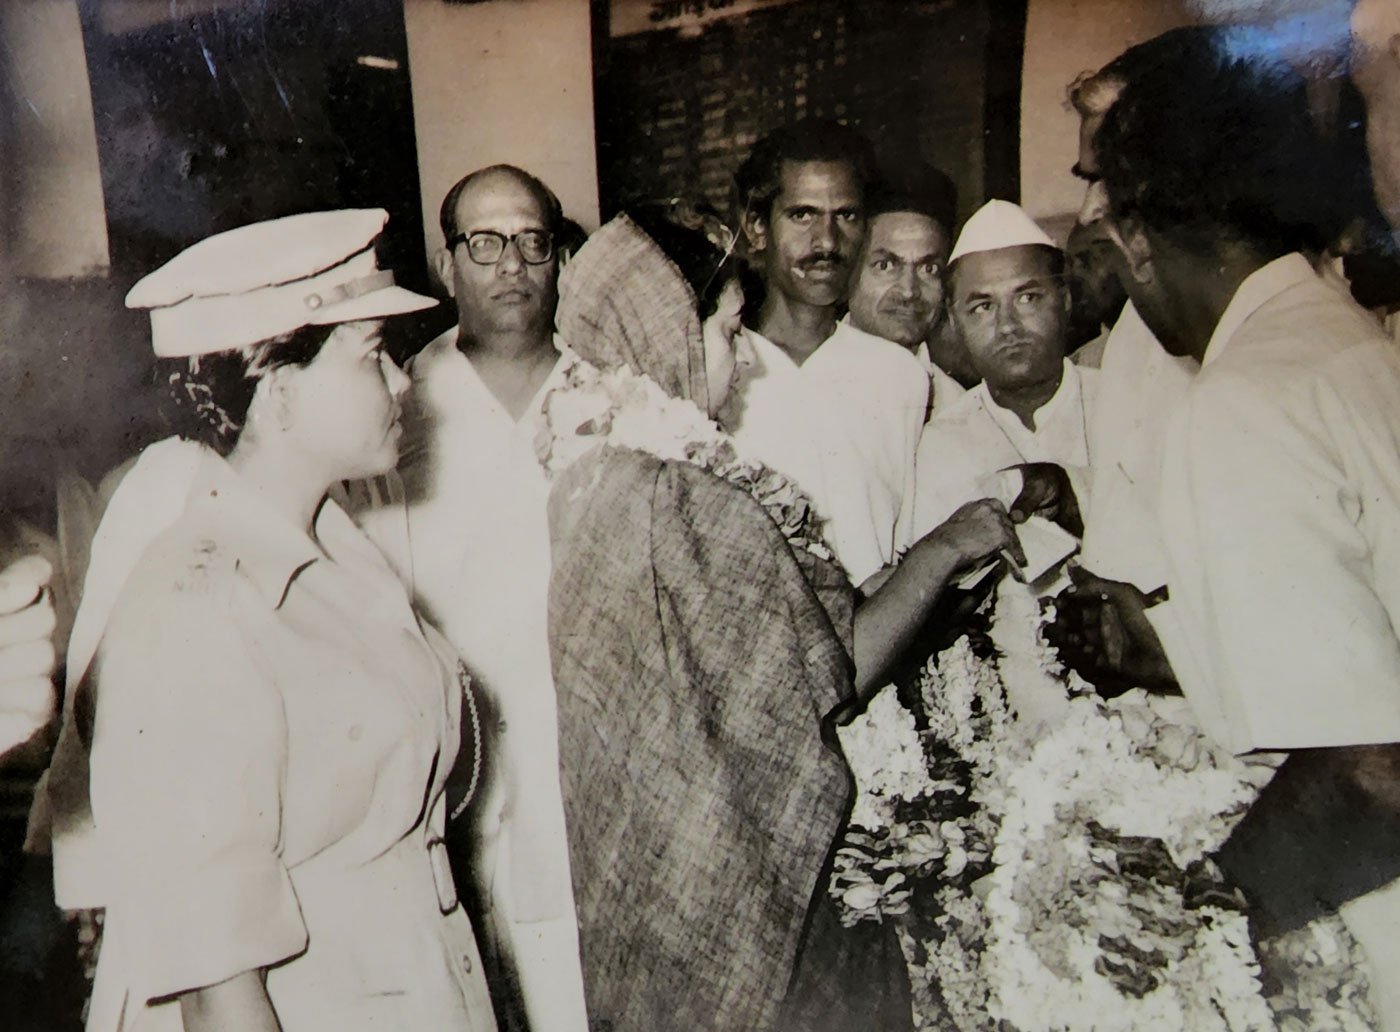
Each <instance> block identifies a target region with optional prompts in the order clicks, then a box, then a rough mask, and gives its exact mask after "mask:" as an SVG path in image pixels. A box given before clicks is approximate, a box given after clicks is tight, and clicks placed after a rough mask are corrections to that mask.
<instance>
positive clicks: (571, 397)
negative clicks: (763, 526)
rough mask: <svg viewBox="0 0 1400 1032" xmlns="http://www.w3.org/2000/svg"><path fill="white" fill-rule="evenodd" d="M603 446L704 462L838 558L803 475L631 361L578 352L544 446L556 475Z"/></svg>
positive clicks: (551, 410)
mask: <svg viewBox="0 0 1400 1032" xmlns="http://www.w3.org/2000/svg"><path fill="white" fill-rule="evenodd" d="M600 445H608V446H611V447H614V448H631V449H634V450H636V451H641V452H646V453H647V454H649V455H654V456H656V457H657V458H659V459H665V460H669V461H680V462H688V463H691V464H692V465H695V466H699V467H700V468H701V469H704V470H707V471H709V472H710V473H713V474H714V475H715V476H717V477H720V478H722V479H724V480H727V481H729V482H730V483H731V484H734V485H735V486H736V487H740V488H743V489H744V490H745V491H746V492H748V493H749V495H751V496H752V497H753V498H754V500H755V501H757V502H758V503H759V504H760V505H762V506H763V508H764V511H766V512H767V513H768V515H769V517H770V518H771V519H772V520H773V522H774V523H775V524H777V526H778V529H779V530H781V531H782V533H783V536H784V537H785V538H787V540H788V542H789V543H790V544H791V545H792V546H793V547H794V548H795V549H800V550H802V551H806V552H809V553H811V554H812V555H815V556H817V557H818V558H821V559H826V560H830V561H834V558H835V557H834V556H833V554H832V552H831V550H830V549H829V548H828V547H827V546H826V542H825V540H824V539H823V537H822V530H821V519H820V517H819V516H818V515H817V512H816V509H815V507H814V506H813V505H812V501H811V499H810V498H808V497H807V495H806V494H804V493H803V492H802V489H801V488H800V487H798V486H797V483H796V482H795V481H793V480H792V479H790V478H789V477H787V476H784V475H783V474H782V473H779V472H777V471H776V470H773V469H769V468H768V467H767V466H765V465H764V464H763V463H761V462H758V461H756V460H753V459H745V458H740V456H739V454H738V452H737V451H736V450H735V448H734V442H733V440H732V439H731V438H730V437H729V435H728V434H726V433H725V432H724V431H723V430H721V429H720V428H719V427H718V425H716V423H715V422H714V420H712V419H710V418H709V417H708V416H707V415H705V413H704V412H702V411H701V410H700V409H699V408H698V407H697V406H696V405H695V403H694V402H692V401H690V400H688V399H685V398H673V397H671V396H670V395H669V394H667V393H666V392H665V391H664V390H662V389H661V387H660V386H659V385H658V384H657V383H656V381H654V380H653V379H651V377H649V376H646V375H644V374H642V373H634V372H633V371H632V370H631V369H629V368H627V367H626V366H621V367H618V368H616V369H609V370H607V371H603V370H600V369H598V368H597V367H596V366H594V365H592V364H591V363H589V362H586V361H584V360H583V359H581V358H575V359H574V360H573V361H572V363H571V364H570V365H569V367H568V369H567V370H566V371H565V374H564V383H563V384H562V385H560V386H559V387H556V388H555V389H554V390H553V391H551V392H550V394H549V395H548V397H546V398H545V404H544V423H543V425H542V427H541V429H540V432H539V434H538V436H537V438H536V441H535V448H536V452H537V454H538V455H539V458H540V462H541V464H542V465H543V466H544V468H545V472H546V473H548V474H549V475H550V476H555V475H557V474H558V473H560V472H561V471H563V470H564V469H567V468H568V467H569V466H571V465H573V463H575V462H577V461H578V460H579V459H580V458H582V457H583V456H584V455H586V454H588V453H589V452H591V451H593V450H594V449H596V448H598V447H599V446H600Z"/></svg>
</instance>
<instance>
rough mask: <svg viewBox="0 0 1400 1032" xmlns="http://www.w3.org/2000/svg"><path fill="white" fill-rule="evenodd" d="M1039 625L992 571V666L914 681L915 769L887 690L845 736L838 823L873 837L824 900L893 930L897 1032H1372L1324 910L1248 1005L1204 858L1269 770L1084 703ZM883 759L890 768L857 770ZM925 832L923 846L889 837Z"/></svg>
mask: <svg viewBox="0 0 1400 1032" xmlns="http://www.w3.org/2000/svg"><path fill="white" fill-rule="evenodd" d="M1043 619H1044V617H1043V615H1042V613H1041V611H1040V605H1039V602H1038V600H1037V599H1036V598H1035V597H1034V595H1033V594H1032V593H1031V592H1030V591H1029V589H1027V588H1026V587H1025V586H1023V585H1020V584H1018V583H1016V582H1014V581H1012V580H1010V579H1007V580H1005V581H1004V582H1003V584H1002V586H1001V587H1000V588H999V590H998V593H997V600H996V607H995V610H994V612H993V619H992V621H991V626H990V633H989V637H990V639H991V642H992V643H993V644H994V645H995V647H996V655H995V656H994V657H993V656H987V655H985V652H986V650H985V649H983V650H981V651H982V652H983V653H984V654H983V655H979V654H978V650H977V649H975V648H974V646H973V643H972V641H971V640H970V639H969V638H968V637H966V636H964V637H963V638H961V639H959V641H958V642H956V643H955V644H954V645H953V646H952V647H950V648H949V649H947V650H945V651H944V652H943V653H942V654H941V655H939V656H938V657H937V659H936V660H935V661H933V662H930V664H929V665H928V666H927V667H926V669H925V670H924V671H923V674H922V676H921V678H920V681H919V685H918V688H919V690H920V694H921V696H922V701H923V704H924V710H925V714H926V717H927V721H928V730H927V731H926V732H923V733H922V735H921V736H920V737H921V739H922V745H923V749H924V754H925V759H926V765H925V768H924V770H923V772H922V775H920V773H919V772H918V771H916V770H915V769H914V763H913V754H912V746H911V741H912V740H911V737H910V736H911V732H912V733H914V734H918V733H917V732H915V731H914V728H915V726H916V725H915V721H914V717H913V715H912V714H909V713H908V712H907V711H904V709H903V707H902V706H900V705H899V702H898V699H897V697H896V696H895V694H894V693H893V691H889V690H887V692H886V693H885V694H884V695H882V696H880V697H877V702H878V706H877V707H876V708H875V709H874V710H873V712H872V716H871V719H870V726H869V727H868V728H867V729H865V730H863V731H860V732H857V733H848V734H847V735H846V736H845V737H844V738H843V742H844V744H845V746H846V748H847V751H848V755H850V756H851V757H852V765H853V768H854V769H855V770H856V773H857V777H858V781H859V782H860V787H861V790H862V792H863V793H864V794H866V795H868V797H869V799H870V800H876V801H878V805H875V804H873V803H872V804H870V805H867V806H865V807H863V808H861V809H860V810H858V816H859V817H860V818H861V819H862V820H867V821H870V822H871V823H879V827H878V828H877V829H874V830H872V831H871V833H870V834H869V835H863V834H862V833H861V832H859V831H857V832H853V833H851V834H850V835H848V842H847V846H846V848H845V849H843V850H842V851H841V852H842V855H841V856H839V857H838V864H837V874H836V876H835V877H834V878H833V883H832V892H833V894H834V895H835V896H836V897H837V899H838V900H840V901H841V902H842V904H843V906H844V908H845V911H846V919H847V921H848V923H853V922H854V921H857V920H864V919H876V920H878V919H881V918H882V917H890V916H894V917H896V918H898V919H899V921H900V923H901V942H902V943H903V945H904V947H905V953H906V956H907V958H908V959H909V968H910V974H911V981H912V983H913V990H914V999H915V1004H916V1025H917V1026H918V1027H920V1028H946V1027H953V1028H956V1029H959V1030H963V1032H967V1030H993V1029H996V1030H999V1032H1004V1030H1008V1029H1009V1030H1015V1032H1059V1030H1075V1032H1078V1030H1081V1029H1103V1030H1119V1029H1122V1030H1128V1029H1163V1030H1173V1032H1175V1030H1181V1029H1191V1030H1193V1032H1194V1030H1196V1029H1205V1030H1216V1029H1219V1030H1229V1032H1253V1030H1263V1029H1270V1030H1271V1029H1288V1030H1289V1032H1292V1030H1293V1029H1299V1030H1301V1029H1303V1028H1339V1029H1347V1030H1351V1029H1366V1028H1373V1027H1374V1020H1375V1019H1374V1014H1373V1012H1372V1010H1371V1008H1370V1005H1369V1002H1368V1000H1367V982H1366V976H1365V969H1364V967H1363V965H1362V963H1361V958H1360V955H1359V952H1358V948H1357V947H1356V945H1355V943H1354V942H1353V941H1352V940H1351V938H1350V936H1349V935H1348V934H1347V932H1346V929H1345V927H1344V926H1343V925H1342V923H1341V921H1340V920H1339V919H1336V918H1329V919H1326V920H1324V921H1319V922H1315V923H1314V924H1312V925H1310V926H1308V928H1307V929H1304V930H1300V931H1299V932H1297V933H1293V934H1292V935H1291V936H1287V937H1284V939H1282V940H1273V941H1271V942H1268V943H1265V944H1263V945H1262V946H1261V947H1260V949H1261V951H1262V952H1263V953H1264V954H1266V955H1267V956H1268V958H1269V960H1270V963H1271V970H1275V971H1278V970H1283V971H1288V972H1290V973H1291V974H1292V975H1293V976H1294V977H1293V978H1292V979H1291V980H1290V981H1289V985H1288V986H1287V987H1286V988H1285V989H1283V990H1278V991H1275V995H1273V996H1271V997H1269V996H1266V994H1265V991H1264V988H1263V985H1262V983H1261V978H1260V965H1259V959H1258V956H1257V955H1256V951H1255V945H1254V943H1252V942H1251V940H1250V935H1249V927H1248V922H1247V920H1246V917H1245V915H1244V913H1243V911H1242V907H1241V905H1239V904H1237V903H1233V902H1231V900H1232V896H1233V893H1232V892H1231V891H1230V890H1229V888H1228V886H1227V885H1226V884H1225V882H1224V880H1223V878H1222V877H1221V875H1220V872H1219V870H1218V869H1217V868H1216V867H1215V866H1214V864H1213V863H1212V862H1211V861H1210V859H1209V856H1210V854H1211V853H1212V852H1214V851H1215V850H1216V849H1218V848H1219V847H1220V845H1221V844H1222V843H1223V842H1224V841H1225V840H1226V838H1228V836H1229V834H1230V831H1231V830H1232V829H1233V827H1234V825H1235V823H1236V822H1237V821H1238V820H1239V819H1240V818H1241V817H1242V816H1243V814H1244V813H1245V812H1246V810H1247V809H1248V807H1249V806H1250V804H1251V803H1252V802H1253V800H1254V799H1255V798H1256V797H1257V795H1258V792H1259V790H1260V789H1261V788H1262V787H1263V786H1264V784H1266V783H1267V782H1268V780H1269V778H1270V777H1271V776H1272V774H1273V771H1274V769H1275V768H1276V767H1277V765H1278V763H1279V762H1281V760H1282V756H1281V755H1278V754H1275V755H1263V756H1260V755H1256V756H1251V757H1247V758H1239V757H1235V756H1233V755H1231V754H1230V753H1228V752H1227V751H1225V750H1222V749H1220V748H1218V747H1216V746H1215V745H1213V744H1212V743H1211V742H1210V741H1209V740H1208V739H1206V738H1205V737H1204V736H1203V735H1201V734H1200V733H1199V731H1198V730H1197V729H1196V728H1195V727H1194V726H1192V724H1191V722H1190V719H1189V714H1188V711H1187V710H1186V709H1185V707H1184V706H1182V705H1178V704H1177V703H1176V702H1175V701H1172V700H1161V699H1158V698H1155V697H1152V696H1149V695H1147V694H1146V693H1144V692H1142V691H1133V692H1129V693H1127V694H1125V695H1123V696H1120V697H1119V698H1117V699H1115V700H1112V701H1104V700H1102V699H1101V698H1100V697H1099V696H1098V695H1097V694H1096V693H1094V692H1093V690H1092V688H1091V687H1090V686H1089V685H1087V684H1086V683H1085V682H1083V681H1082V680H1081V679H1079V678H1078V677H1077V675H1075V674H1073V673H1067V672H1066V671H1065V670H1064V669H1063V667H1062V665H1061V664H1060V663H1059V661H1058V659H1057V657H1056V656H1055V653H1054V650H1053V649H1052V648H1050V646H1049V645H1048V644H1047V643H1046V641H1045V638H1044V635H1043V634H1042V620H1043ZM882 700H883V701H882ZM882 750H885V751H888V752H889V753H890V756H893V757H896V759H891V758H890V756H878V757H876V758H875V759H873V760H872V759H870V758H868V756H869V754H870V753H871V752H879V751H882ZM863 797H864V796H863ZM925 830H927V832H928V837H929V839H931V840H933V841H936V842H937V843H938V848H937V849H932V850H930V849H928V848H925V849H924V850H923V851H922V852H918V853H915V852H913V851H910V850H908V849H907V848H905V847H904V846H903V845H902V844H903V843H904V842H906V841H908V840H909V839H910V838H911V837H917V836H918V835H919V834H921V833H923V831H925ZM926 845H927V844H926V843H925V846H926ZM853 890H854V891H853ZM920 921H923V924H922V925H920V924H919V922H920Z"/></svg>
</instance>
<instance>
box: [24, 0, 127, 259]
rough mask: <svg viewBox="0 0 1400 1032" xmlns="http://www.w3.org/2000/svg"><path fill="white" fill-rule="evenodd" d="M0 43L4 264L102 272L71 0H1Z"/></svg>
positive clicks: (92, 148) (98, 198)
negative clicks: (0, 63) (0, 52)
mask: <svg viewBox="0 0 1400 1032" xmlns="http://www.w3.org/2000/svg"><path fill="white" fill-rule="evenodd" d="M0 47H3V53H4V66H3V80H4V81H3V82H0V103H3V106H4V135H5V140H4V147H3V150H0V175H2V176H3V198H4V199H3V202H0V203H3V204H4V208H5V211H4V216H3V219H0V226H3V227H4V228H3V232H0V253H3V255H4V259H5V268H6V270H7V271H8V272H9V273H10V274H11V275H17V276H31V277H40V278H46V279H61V278H68V277H77V276H87V275H94V274H98V273H101V272H104V271H105V270H106V267H107V222H106V218H105V216H104V214H103V208H102V178H101V175H100V173H99V171H98V164H97V138H96V136H95V134H94V132H93V121H92V96H91V92H90V90H89V87H88V76H87V65H86V62H85V58H84V54H83V36H82V29H81V27H80V25H79V22H78V5H77V2H76V0H6V2H5V3H3V4H0Z"/></svg>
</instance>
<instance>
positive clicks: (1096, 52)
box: [1021, 0, 1192, 222]
mask: <svg viewBox="0 0 1400 1032" xmlns="http://www.w3.org/2000/svg"><path fill="white" fill-rule="evenodd" d="M1191 20H1192V19H1191V18H1190V16H1189V15H1188V14H1187V12H1186V10H1185V8H1184V6H1183V4H1182V3H1180V2H1179V0H1030V8H1029V11H1028V12H1027V18H1026V54H1025V68H1024V77H1023V81H1022V87H1021V203H1022V205H1023V206H1024V207H1025V208H1026V209H1027V210H1028V211H1029V212H1030V213H1031V215H1033V216H1035V217H1036V218H1040V219H1046V220H1053V221H1055V222H1058V221H1060V220H1058V219H1055V217H1056V216H1073V214H1074V213H1075V212H1076V211H1078V209H1079V204H1080V202H1081V201H1082V200H1083V198H1084V186H1083V184H1082V183H1080V182H1079V181H1078V180H1076V179H1075V178H1074V176H1072V175H1071V174H1070V171H1069V170H1070V168H1071V166H1073V165H1074V162H1075V158H1076V156H1077V154H1078V148H1079V118H1078V116H1077V115H1075V113H1074V111H1073V109H1071V108H1070V107H1069V105H1068V103H1067V101H1066V99H1065V89H1066V87H1068V86H1069V84H1070V83H1071V82H1073V81H1074V78H1075V76H1077V75H1078V74H1079V73H1080V72H1083V71H1086V70H1093V69H1098V68H1101V67H1103V66H1104V65H1105V64H1107V63H1108V62H1109V61H1111V60H1113V58H1115V57H1117V56H1118V55H1119V54H1120V53H1122V52H1123V51H1124V50H1126V49H1127V48H1128V47H1130V46H1132V45H1134V44H1136V43H1140V42H1142V41H1143V40H1146V39H1150V38H1152V37H1153V36H1156V35H1157V34H1159V33H1162V32H1165V31H1166V30H1167V29H1171V28H1175V27H1176V26H1178V25H1185V24H1187V23H1188V22H1190V21H1191Z"/></svg>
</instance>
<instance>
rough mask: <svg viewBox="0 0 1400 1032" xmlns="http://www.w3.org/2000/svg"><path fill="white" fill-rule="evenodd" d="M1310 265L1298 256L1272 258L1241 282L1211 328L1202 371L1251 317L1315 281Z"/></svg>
mask: <svg viewBox="0 0 1400 1032" xmlns="http://www.w3.org/2000/svg"><path fill="white" fill-rule="evenodd" d="M1316 276H1317V273H1316V272H1314V271H1313V267H1312V265H1310V264H1309V263H1308V260H1307V259H1306V258H1304V257H1303V256H1302V255H1301V254H1299V253H1298V252H1296V251H1295V252H1293V253H1292V254H1286V255H1284V256H1283V257H1282V258H1275V259H1274V260H1273V261H1271V262H1269V264H1268V265H1265V266H1263V267H1262V268H1259V269H1255V270H1254V271H1253V272H1251V273H1250V274H1249V275H1248V276H1246V277H1245V278H1244V282H1242V283H1241V284H1240V285H1239V288H1238V289H1237V290H1236V291H1235V296H1234V297H1232V298H1231V299H1230V303H1229V304H1228V305H1226V306H1225V311H1224V312H1222V313H1221V315H1220V321H1219V322H1218V323H1216V324H1215V332H1214V333H1212V334H1211V335H1210V343H1209V344H1207V345H1206V350H1205V357H1204V358H1202V359H1201V365H1202V367H1204V366H1207V365H1209V364H1210V363H1211V362H1213V361H1214V360H1215V359H1216V358H1217V357H1218V356H1219V354H1220V352H1221V351H1223V350H1224V349H1225V347H1226V345H1227V344H1228V343H1229V342H1230V338H1232V337H1233V336H1234V335H1235V333H1236V332H1237V331H1238V330H1239V328H1240V327H1241V326H1243V325H1244V323H1245V321H1246V320H1248V319H1249V317H1250V316H1251V315H1253V314H1254V313H1255V312H1257V311H1258V310H1259V309H1260V308H1262V307H1263V306H1264V305H1265V304H1267V303H1268V302H1270V301H1272V300H1273V299H1274V298H1276V297H1278V295H1280V294H1282V293H1283V292H1284V291H1285V290H1288V289H1289V288H1290V287H1295V286H1297V285H1298V284H1299V283H1304V282H1306V281H1308V280H1311V279H1314V278H1316Z"/></svg>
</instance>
